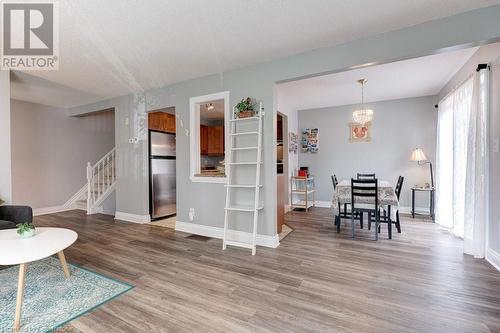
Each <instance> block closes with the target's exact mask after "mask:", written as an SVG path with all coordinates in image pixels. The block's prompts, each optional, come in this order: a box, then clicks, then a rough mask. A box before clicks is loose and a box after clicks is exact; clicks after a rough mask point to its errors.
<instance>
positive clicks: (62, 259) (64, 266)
mask: <svg viewBox="0 0 500 333" xmlns="http://www.w3.org/2000/svg"><path fill="white" fill-rule="evenodd" d="M57 255H58V256H59V261H60V262H61V266H62V269H63V271H64V276H66V277H67V278H69V276H70V275H71V273H70V271H69V267H68V263H67V262H66V257H65V256H64V252H63V251H59V252H57Z"/></svg>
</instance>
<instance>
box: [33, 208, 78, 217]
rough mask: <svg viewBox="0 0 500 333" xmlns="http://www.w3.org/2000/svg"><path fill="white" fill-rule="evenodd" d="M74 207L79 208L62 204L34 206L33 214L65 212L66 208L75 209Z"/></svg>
mask: <svg viewBox="0 0 500 333" xmlns="http://www.w3.org/2000/svg"><path fill="white" fill-rule="evenodd" d="M75 209H79V208H76V207H66V206H64V205H63V206H53V207H43V208H35V209H33V216H39V215H47V214H54V213H60V212H66V211H68V210H75Z"/></svg>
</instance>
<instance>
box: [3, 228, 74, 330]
mask: <svg viewBox="0 0 500 333" xmlns="http://www.w3.org/2000/svg"><path fill="white" fill-rule="evenodd" d="M77 238H78V234H77V233H76V232H74V231H73V230H69V229H63V228H36V234H35V236H33V237H31V238H20V237H19V235H18V234H17V230H16V229H8V230H0V265H19V280H18V284H17V298H16V314H15V318H14V327H13V330H14V331H15V332H17V331H19V327H20V324H21V310H22V306H23V294H24V275H25V273H26V265H27V264H28V263H29V262H32V261H36V260H40V259H43V258H47V257H50V256H51V255H53V254H56V253H57V255H58V256H59V260H60V261H61V266H62V269H63V271H64V275H65V276H66V277H69V276H70V271H69V268H68V264H67V263H66V258H65V257H64V252H63V250H64V249H65V248H67V247H69V246H70V245H71V244H73V243H74V242H75V241H76V239H77Z"/></svg>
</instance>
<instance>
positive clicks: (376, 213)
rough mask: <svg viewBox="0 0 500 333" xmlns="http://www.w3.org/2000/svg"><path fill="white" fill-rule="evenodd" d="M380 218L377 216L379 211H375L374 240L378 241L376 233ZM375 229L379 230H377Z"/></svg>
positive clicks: (378, 228)
mask: <svg viewBox="0 0 500 333" xmlns="http://www.w3.org/2000/svg"><path fill="white" fill-rule="evenodd" d="M379 223H380V218H379V213H378V212H375V240H376V241H378V233H379V232H380V225H379ZM377 230H379V231H378V232H377Z"/></svg>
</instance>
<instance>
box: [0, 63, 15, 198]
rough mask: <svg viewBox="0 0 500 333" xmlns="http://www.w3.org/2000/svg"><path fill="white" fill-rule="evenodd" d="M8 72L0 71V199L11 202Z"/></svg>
mask: <svg viewBox="0 0 500 333" xmlns="http://www.w3.org/2000/svg"><path fill="white" fill-rule="evenodd" d="M10 133H11V129H10V78H9V71H3V70H0V199H2V200H3V201H5V202H6V203H10V202H11V201H12V176H11V139H10Z"/></svg>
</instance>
